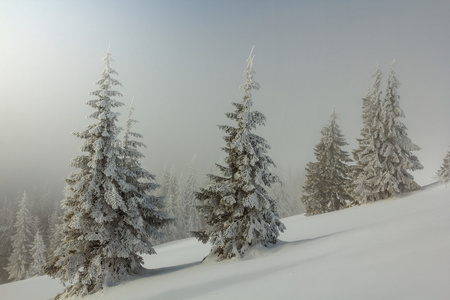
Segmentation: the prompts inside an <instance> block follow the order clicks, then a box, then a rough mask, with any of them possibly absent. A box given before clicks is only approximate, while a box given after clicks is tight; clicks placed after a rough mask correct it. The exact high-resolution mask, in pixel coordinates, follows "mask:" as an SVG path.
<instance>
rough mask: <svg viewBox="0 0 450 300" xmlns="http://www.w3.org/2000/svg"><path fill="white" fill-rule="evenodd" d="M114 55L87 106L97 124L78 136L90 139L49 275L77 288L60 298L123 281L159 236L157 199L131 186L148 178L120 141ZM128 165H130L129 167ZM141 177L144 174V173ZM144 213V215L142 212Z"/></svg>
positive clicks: (78, 161)
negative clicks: (132, 180) (132, 162)
mask: <svg viewBox="0 0 450 300" xmlns="http://www.w3.org/2000/svg"><path fill="white" fill-rule="evenodd" d="M111 61H112V58H111V55H110V53H109V51H108V52H107V53H106V57H105V58H104V62H105V68H104V69H103V71H102V73H101V75H100V80H99V81H98V82H97V85H98V86H99V88H98V90H95V91H93V92H92V93H91V95H93V96H95V97H96V98H95V99H94V100H90V101H88V102H87V105H89V106H90V107H92V108H93V109H94V110H95V111H94V112H93V113H92V114H91V115H90V116H89V117H90V118H91V119H93V120H95V121H96V123H94V124H92V125H89V126H88V127H87V129H86V130H84V131H82V132H79V133H76V134H75V135H76V136H77V137H79V138H80V139H82V140H84V143H83V145H82V147H81V148H80V150H81V151H82V152H84V153H85V154H83V155H80V156H78V157H76V158H75V159H74V160H73V161H72V163H71V166H72V167H74V168H77V169H79V172H77V173H74V174H72V175H70V177H69V178H68V179H66V183H67V186H66V195H65V199H64V200H63V210H64V217H63V225H62V226H63V232H64V233H63V234H64V237H63V240H62V242H61V244H60V246H59V247H58V248H57V249H56V250H55V252H54V253H53V256H52V259H51V260H50V261H49V263H48V265H47V267H46V273H47V274H48V275H50V276H52V277H58V278H60V279H61V281H63V282H64V283H70V284H71V285H70V286H69V287H67V288H66V290H65V291H64V292H63V293H62V294H60V295H59V296H57V298H59V297H66V296H67V297H70V296H72V295H74V296H83V295H87V294H92V293H95V292H97V291H99V290H101V289H102V288H103V287H105V286H108V285H110V284H112V283H114V282H116V281H118V280H120V279H121V278H122V277H124V276H126V275H128V274H133V273H134V272H137V271H138V270H140V269H141V268H142V258H141V257H140V256H139V255H138V253H147V254H152V253H154V250H153V248H152V245H151V243H150V242H149V236H150V235H151V234H153V233H154V232H155V231H154V230H153V226H152V224H153V223H157V222H158V221H157V220H152V221H151V224H149V218H150V215H152V216H153V214H152V213H151V211H153V210H155V211H157V210H158V208H157V207H155V206H153V203H152V202H151V201H153V198H151V197H146V196H143V193H144V189H145V188H148V187H153V185H145V184H143V185H142V186H139V190H137V189H138V187H136V186H134V185H133V184H130V177H132V176H133V175H134V174H133V172H138V174H137V175H138V177H137V178H145V176H147V174H146V173H145V174H144V173H143V171H142V170H140V171H139V170H135V171H130V170H129V169H127V168H126V165H127V163H129V157H127V155H125V154H127V153H128V154H129V153H131V152H130V151H128V152H127V151H125V150H124V149H123V148H122V147H121V146H120V142H119V141H118V139H117V135H118V133H119V128H118V127H117V125H116V123H117V116H118V113H117V112H114V111H113V110H114V109H115V108H117V107H119V106H121V105H122V103H121V102H118V101H116V100H115V99H114V97H116V96H122V95H121V94H120V93H119V92H118V91H115V90H114V89H113V88H114V86H118V85H120V83H119V81H117V80H116V79H114V78H113V77H112V76H113V75H114V74H117V72H116V71H115V70H113V69H112V68H111V67H110V63H111ZM126 162H127V163H126ZM139 172H140V173H139ZM142 208H143V209H144V210H143V211H141V209H142Z"/></svg>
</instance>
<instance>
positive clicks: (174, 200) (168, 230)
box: [160, 165, 184, 242]
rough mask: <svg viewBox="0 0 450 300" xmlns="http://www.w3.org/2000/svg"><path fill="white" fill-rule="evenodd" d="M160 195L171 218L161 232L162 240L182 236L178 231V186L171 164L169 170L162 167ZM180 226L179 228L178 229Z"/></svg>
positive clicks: (166, 240) (170, 239) (179, 226)
mask: <svg viewBox="0 0 450 300" xmlns="http://www.w3.org/2000/svg"><path fill="white" fill-rule="evenodd" d="M160 195H161V196H162V197H164V199H165V200H166V205H165V209H164V212H165V213H166V215H168V216H170V218H172V220H173V221H172V222H169V223H166V224H165V226H164V228H163V232H164V236H165V237H164V239H163V240H162V241H163V242H169V241H175V240H177V239H180V238H182V235H181V234H180V233H179V231H180V230H181V231H183V230H184V229H182V228H181V225H180V196H181V195H180V187H179V184H178V179H177V178H176V176H175V167H174V166H173V165H172V167H171V169H170V171H167V168H166V167H164V175H163V185H162V186H161V190H160ZM180 228H181V229H180Z"/></svg>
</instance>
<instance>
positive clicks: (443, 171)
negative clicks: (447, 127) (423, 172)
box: [436, 151, 450, 184]
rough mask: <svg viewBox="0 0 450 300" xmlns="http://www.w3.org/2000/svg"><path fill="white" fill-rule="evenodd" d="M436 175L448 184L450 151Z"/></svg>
mask: <svg viewBox="0 0 450 300" xmlns="http://www.w3.org/2000/svg"><path fill="white" fill-rule="evenodd" d="M436 177H437V179H438V180H439V182H441V183H445V184H447V183H448V182H449V181H450V151H448V152H447V155H446V156H445V157H444V161H443V162H442V165H441V167H440V168H439V170H438V171H437V173H436Z"/></svg>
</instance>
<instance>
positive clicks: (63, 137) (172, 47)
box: [0, 0, 450, 197]
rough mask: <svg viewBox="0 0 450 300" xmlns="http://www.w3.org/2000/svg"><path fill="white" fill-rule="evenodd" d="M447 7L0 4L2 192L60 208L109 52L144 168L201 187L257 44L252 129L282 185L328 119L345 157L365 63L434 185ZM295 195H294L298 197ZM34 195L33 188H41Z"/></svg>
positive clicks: (423, 180) (449, 48)
mask: <svg viewBox="0 0 450 300" xmlns="http://www.w3.org/2000/svg"><path fill="white" fill-rule="evenodd" d="M449 15H450V2H449V1H395V2H393V1H384V0H382V1H376V2H374V1H356V0H355V1H352V0H342V1H331V0H328V1H306V0H305V1H256V0H255V1H245V0H244V1H237V0H236V1H206V0H203V1H200V0H198V1H197V0H192V1H189V0H187V1H176V0H174V1H106V0H98V1H35V2H32V1H12V0H11V1H8V0H6V1H1V2H0V58H1V59H0V102H1V104H2V109H1V110H0V147H1V148H2V154H3V155H2V157H1V158H0V166H1V169H2V172H1V175H0V189H1V192H0V196H1V197H4V196H7V197H15V196H16V195H20V194H21V193H22V192H23V191H24V190H26V191H27V192H28V193H32V192H33V189H34V188H36V189H37V190H38V191H42V190H43V188H44V186H45V185H46V184H47V185H48V186H49V188H50V189H51V191H52V194H53V195H54V197H62V189H63V187H64V181H63V178H66V177H67V176H68V175H69V174H70V173H71V172H72V171H73V170H71V169H70V168H68V167H67V166H68V164H69V163H70V161H71V159H72V158H74V157H75V156H77V155H79V154H81V152H80V151H79V147H80V146H81V144H82V141H81V140H80V139H78V138H76V137H75V136H73V135H72V134H71V133H72V132H78V131H82V130H84V129H85V128H86V126H87V125H88V124H90V123H92V120H90V119H86V116H87V115H88V114H89V113H90V112H91V109H90V107H88V106H87V105H86V104H85V102H87V101H88V100H90V99H93V98H92V97H91V96H90V95H89V92H91V91H93V90H94V89H96V86H95V85H94V82H96V81H97V80H98V79H99V74H100V72H101V71H102V69H103V63H102V61H101V58H102V57H104V55H105V52H106V50H107V49H108V47H109V46H110V47H111V53H112V57H113V59H114V60H115V61H114V62H113V63H112V67H113V68H114V69H116V70H117V71H118V73H119V76H117V77H116V78H117V79H118V80H119V81H120V82H121V83H122V84H123V87H119V88H118V90H119V91H120V92H121V93H122V94H123V95H124V97H119V98H117V100H119V101H122V102H124V103H125V106H124V107H123V108H122V109H121V110H120V112H121V117H120V125H121V126H122V127H124V126H125V119H126V114H127V112H126V107H127V106H129V104H130V102H131V99H132V98H133V97H134V99H135V100H134V106H135V108H136V110H135V114H134V118H135V119H137V120H138V121H139V123H138V124H137V125H136V126H135V131H137V132H139V133H141V134H143V136H144V139H143V142H144V143H145V144H146V146H147V148H146V149H142V152H143V153H144V154H145V156H146V157H145V158H144V159H143V160H142V164H143V165H144V166H146V167H147V169H148V170H149V171H150V172H151V173H154V174H156V175H157V176H158V177H157V179H160V175H161V174H162V170H163V168H164V165H165V164H167V165H168V166H169V167H171V166H172V165H173V166H174V168H175V170H176V172H177V174H179V173H180V172H184V173H186V172H187V170H188V168H189V165H190V162H191V159H192V157H193V156H194V155H195V157H196V162H197V174H198V176H199V179H200V182H202V179H203V178H204V174H206V173H209V172H211V171H213V170H214V169H213V168H214V164H215V163H217V162H220V159H221V158H223V157H224V156H225V154H224V152H223V151H222V150H221V147H223V146H224V141H223V139H222V138H223V136H224V133H223V132H222V131H221V130H220V129H218V127H217V125H220V124H226V123H228V122H229V120H228V119H227V118H226V116H225V113H227V112H230V111H232V110H233V106H232V105H231V103H232V102H239V101H240V100H241V99H242V96H243V91H242V90H240V89H239V86H240V85H241V84H242V83H243V82H244V78H243V77H242V74H243V71H244V68H245V60H246V59H247V57H248V54H249V51H250V49H251V47H252V46H253V45H254V46H255V50H254V54H255V61H254V69H255V72H256V75H255V77H254V78H255V80H256V81H257V82H258V83H259V84H260V85H261V90H259V91H255V92H254V93H253V101H254V106H253V108H254V109H255V110H258V111H260V112H262V113H263V114H265V115H266V117H267V122H266V126H265V127H263V128H261V129H258V130H257V133H258V134H260V135H261V136H262V137H264V138H265V139H266V140H267V141H268V144H269V145H270V146H271V148H272V149H271V150H270V152H269V156H270V157H272V159H273V160H274V161H275V163H276V164H277V165H278V166H279V169H280V171H282V172H283V173H290V174H292V175H293V176H297V175H298V174H301V173H303V171H304V168H305V166H306V163H307V162H309V161H312V160H314V153H313V148H314V146H315V145H316V144H317V143H318V142H319V139H320V137H321V135H320V130H321V128H322V127H323V126H324V125H326V124H327V122H328V120H329V116H330V114H331V111H332V109H333V108H335V109H336V112H337V114H338V115H339V119H338V123H339V125H340V127H341V130H342V133H343V134H344V136H345V138H346V140H347V142H348V143H349V144H350V145H349V146H348V147H346V149H345V150H347V151H349V152H351V150H352V149H354V148H355V146H356V138H358V137H359V131H360V128H361V105H362V101H361V99H362V98H363V97H364V96H365V94H366V92H367V90H368V89H369V88H370V86H371V84H372V78H371V75H372V72H373V70H374V68H375V66H376V63H377V61H378V62H379V64H380V67H381V70H382V72H383V75H384V77H383V91H384V90H385V87H386V81H387V78H388V76H389V72H390V70H389V68H390V64H391V62H392V60H393V59H396V62H397V66H396V70H397V76H398V79H399V81H400V82H401V85H400V88H399V94H400V106H401V108H402V109H403V111H404V112H405V115H406V118H405V119H403V120H402V121H403V122H404V124H405V125H406V126H407V127H408V136H409V137H410V138H411V140H412V141H413V142H414V143H415V144H417V145H419V146H420V147H422V150H421V151H418V152H415V153H414V154H416V155H417V156H418V157H419V160H420V161H421V163H422V164H423V165H424V167H425V169H424V170H423V171H416V172H412V174H413V176H415V177H416V180H417V182H418V183H419V184H422V185H424V184H427V183H430V182H431V181H432V177H433V175H434V173H435V172H436V171H437V169H438V168H439V166H440V165H441V164H442V160H443V158H444V156H445V154H446V153H447V151H448V149H449V148H448V146H450V138H449V137H448V135H447V134H446V132H447V131H448V128H450V118H449V117H448V112H449V109H450V102H449V95H450V85H449V82H450V60H449V59H448V56H449V53H450V40H449V39H448V33H447V31H448V28H450V18H449ZM298 188H300V186H299V187H298ZM38 193H41V192H38Z"/></svg>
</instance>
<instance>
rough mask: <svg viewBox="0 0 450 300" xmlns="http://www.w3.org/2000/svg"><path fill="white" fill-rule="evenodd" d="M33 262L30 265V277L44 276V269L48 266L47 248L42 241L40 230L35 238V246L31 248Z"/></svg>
mask: <svg viewBox="0 0 450 300" xmlns="http://www.w3.org/2000/svg"><path fill="white" fill-rule="evenodd" d="M31 257H32V262H31V264H30V272H29V273H30V276H41V275H44V268H45V266H46V264H47V248H46V247H45V244H44V240H43V239H42V236H41V233H40V232H39V230H38V231H37V232H36V235H35V236H34V241H33V246H32V247H31Z"/></svg>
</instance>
